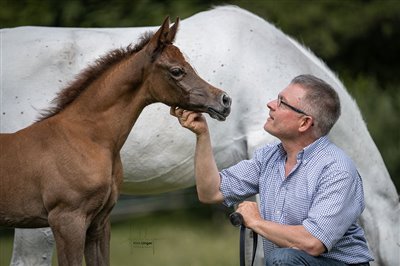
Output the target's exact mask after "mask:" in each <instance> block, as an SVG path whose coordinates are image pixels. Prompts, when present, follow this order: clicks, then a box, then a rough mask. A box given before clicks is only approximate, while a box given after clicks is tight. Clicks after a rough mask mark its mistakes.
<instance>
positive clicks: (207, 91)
mask: <svg viewBox="0 0 400 266" xmlns="http://www.w3.org/2000/svg"><path fill="white" fill-rule="evenodd" d="M178 24H179V19H177V20H176V22H175V23H174V25H173V26H172V27H171V28H170V26H169V18H168V17H167V18H166V19H165V21H164V23H163V25H162V26H161V27H160V29H159V30H158V31H157V32H156V33H155V34H154V35H153V36H152V37H151V39H150V41H149V42H148V43H147V45H146V46H145V47H144V48H143V50H142V51H141V52H143V53H145V57H146V58H147V60H148V63H147V64H146V66H145V67H144V72H145V73H144V75H145V77H144V80H145V81H144V85H145V86H147V90H148V92H149V94H150V95H151V96H152V98H153V99H152V100H154V102H162V103H165V104H167V105H169V106H179V107H181V108H183V109H186V110H191V111H198V112H206V113H208V114H209V115H210V116H211V117H213V118H215V119H218V120H225V118H226V117H227V116H228V115H229V113H230V106H231V98H230V97H229V96H228V95H227V94H226V93H225V92H224V91H222V90H220V89H218V88H216V87H214V86H212V85H210V84H209V83H207V82H206V81H204V80H203V79H202V78H200V77H199V76H198V75H197V74H196V72H195V71H194V69H193V68H192V66H191V65H189V63H188V62H186V60H185V59H184V57H183V55H182V53H181V52H180V51H179V49H178V48H177V47H176V46H174V45H173V44H172V43H173V41H174V39H175V35H176V32H177V29H178Z"/></svg>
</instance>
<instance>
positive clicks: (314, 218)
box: [220, 136, 373, 264]
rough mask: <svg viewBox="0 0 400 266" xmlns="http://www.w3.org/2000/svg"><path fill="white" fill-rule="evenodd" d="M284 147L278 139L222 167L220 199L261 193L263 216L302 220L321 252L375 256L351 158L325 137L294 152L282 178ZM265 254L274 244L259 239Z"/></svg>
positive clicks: (354, 258)
mask: <svg viewBox="0 0 400 266" xmlns="http://www.w3.org/2000/svg"><path fill="white" fill-rule="evenodd" d="M285 161H286V152H285V150H284V149H283V147H282V144H281V143H280V142H276V143H273V144H268V145H266V146H264V147H262V148H259V149H257V150H256V151H255V152H254V157H253V159H250V160H244V161H241V162H239V163H238V164H236V165H234V166H232V167H230V168H227V169H224V170H222V171H221V172H220V176H221V187H220V190H221V192H222V194H223V195H224V203H225V204H226V205H227V206H232V205H233V204H236V203H239V202H241V201H243V200H245V199H246V198H248V197H250V196H253V195H255V194H257V193H259V194H260V213H261V216H262V218H263V219H265V220H269V221H273V222H277V223H280V224H287V225H303V226H304V227H305V229H306V230H307V231H308V232H309V233H311V234H312V235H313V236H314V237H316V238H318V239H319V240H320V241H321V242H322V243H323V244H324V245H325V247H326V248H327V252H325V253H323V254H321V256H324V257H328V258H332V259H336V260H339V261H342V262H345V263H348V264H352V263H362V262H367V261H371V260H373V257H372V256H371V254H370V252H369V250H368V246H367V242H366V239H365V237H364V231H363V229H362V228H361V227H360V226H359V225H358V223H357V220H358V218H359V217H360V215H361V213H362V211H363V210H364V192H363V186H362V180H361V177H360V176H359V174H358V172H357V169H356V167H355V165H354V163H353V162H352V160H351V159H350V158H349V157H348V156H347V155H346V154H345V153H344V152H343V151H342V150H341V149H339V148H338V147H337V146H335V145H334V144H333V143H331V142H330V141H329V139H328V138H327V137H326V136H325V137H321V138H319V139H318V140H316V141H315V142H314V143H312V144H310V145H309V146H308V147H306V148H304V149H303V150H302V151H301V152H300V153H299V154H298V155H297V164H296V165H295V167H294V168H293V169H292V171H291V172H290V174H289V175H288V176H287V177H285ZM263 244H264V254H265V256H268V253H269V252H270V251H271V250H272V249H274V248H276V247H277V246H276V245H274V244H273V243H272V242H270V241H268V240H266V239H263Z"/></svg>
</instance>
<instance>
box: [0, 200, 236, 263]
mask: <svg viewBox="0 0 400 266" xmlns="http://www.w3.org/2000/svg"><path fill="white" fill-rule="evenodd" d="M10 232H11V231H9V230H7V231H6V230H1V231H0V265H1V266H3V265H4V266H5V265H9V261H10V258H11V252H12V239H13V235H12V233H10ZM53 257H55V256H53ZM55 261H56V259H55V258H53V265H57V263H56V262H55ZM238 264H239V230H238V229H237V228H235V227H233V226H232V225H231V224H230V223H229V221H228V218H227V217H226V214H225V213H224V212H221V211H215V210H212V209H211V208H209V207H204V206H197V207H194V208H192V209H189V210H177V211H168V212H165V211H164V212H157V213H153V214H150V215H146V216H142V217H131V218H127V219H124V220H123V221H121V222H114V223H112V232H111V265H113V266H114V265H115V266H119V265H121V266H128V265H140V266H152V265H174V266H196V265H201V266H207V265H210V266H215V265H221V266H223V265H238Z"/></svg>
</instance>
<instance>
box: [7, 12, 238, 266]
mask: <svg viewBox="0 0 400 266" xmlns="http://www.w3.org/2000/svg"><path fill="white" fill-rule="evenodd" d="M169 24H170V23H169V18H167V19H166V20H165V21H164V23H163V25H162V26H161V27H160V29H159V30H158V31H157V32H156V33H154V34H145V35H144V36H143V37H142V40H141V41H140V42H139V43H138V44H137V45H136V46H128V47H127V48H126V49H118V50H114V51H112V52H110V53H108V54H107V55H106V56H104V57H102V58H100V59H99V60H97V61H96V62H95V64H93V65H92V66H89V67H88V68H87V69H85V70H84V71H83V72H82V73H81V74H80V75H79V76H78V78H77V80H75V81H74V82H73V83H72V84H71V86H69V87H67V88H65V89H64V90H62V91H61V92H60V93H59V94H58V96H57V98H56V99H55V107H53V108H52V109H50V110H48V111H47V113H46V114H44V115H43V117H42V118H41V119H40V120H39V121H37V122H36V123H34V124H32V125H31V126H29V127H27V128H24V129H22V130H20V131H18V132H15V133H12V134H1V135H0V151H1V152H0V171H1V175H0V182H1V183H0V225H1V226H8V227H21V228H22V227H26V228H35V227H47V226H50V227H51V228H52V230H53V233H54V236H55V239H56V245H57V254H58V262H59V265H82V262H83V257H85V261H86V265H109V241H110V221H109V216H110V212H111V210H112V208H113V206H114V204H115V202H116V201H117V198H118V195H119V187H120V185H121V183H122V178H123V170H122V164H121V159H120V150H121V148H122V145H123V144H124V142H125V140H126V138H127V137H128V134H129V132H130V131H131V129H132V127H133V125H134V124H135V121H136V120H137V119H138V117H139V115H140V113H141V112H142V110H143V108H145V106H147V105H149V104H152V103H155V102H162V103H165V104H167V105H169V106H180V107H182V108H184V109H187V110H193V111H199V112H207V113H209V114H210V115H211V116H212V117H213V118H216V119H218V120H225V118H226V117H227V116H228V115H229V112H230V104H231V99H230V98H229V97H228V96H227V94H226V93H224V92H223V91H221V90H219V89H217V88H215V87H213V86H211V85H210V84H208V83H207V82H205V81H204V80H202V79H201V78H200V77H199V76H198V75H197V74H196V73H195V71H194V70H193V68H192V67H191V66H190V65H189V64H188V63H187V62H186V61H185V59H184V57H183V55H182V54H181V52H180V51H179V49H178V48H177V47H176V46H174V45H173V44H172V42H173V41H174V39H175V34H176V32H177V28H178V24H179V19H177V20H176V22H175V24H174V25H173V26H172V27H170V25H169ZM138 152H140V151H138Z"/></svg>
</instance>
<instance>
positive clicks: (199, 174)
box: [194, 132, 223, 203]
mask: <svg viewBox="0 0 400 266" xmlns="http://www.w3.org/2000/svg"><path fill="white" fill-rule="evenodd" d="M196 137H197V139H196V152H195V163H194V167H195V177H196V185H197V193H198V197H199V200H200V201H201V202H204V203H221V202H222V201H223V196H222V193H221V192H220V190H219V187H220V182H221V181H220V176H219V171H218V168H217V165H216V163H215V159H214V154H213V150H212V146H211V138H210V134H209V133H208V132H207V133H202V134H200V135H196Z"/></svg>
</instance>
